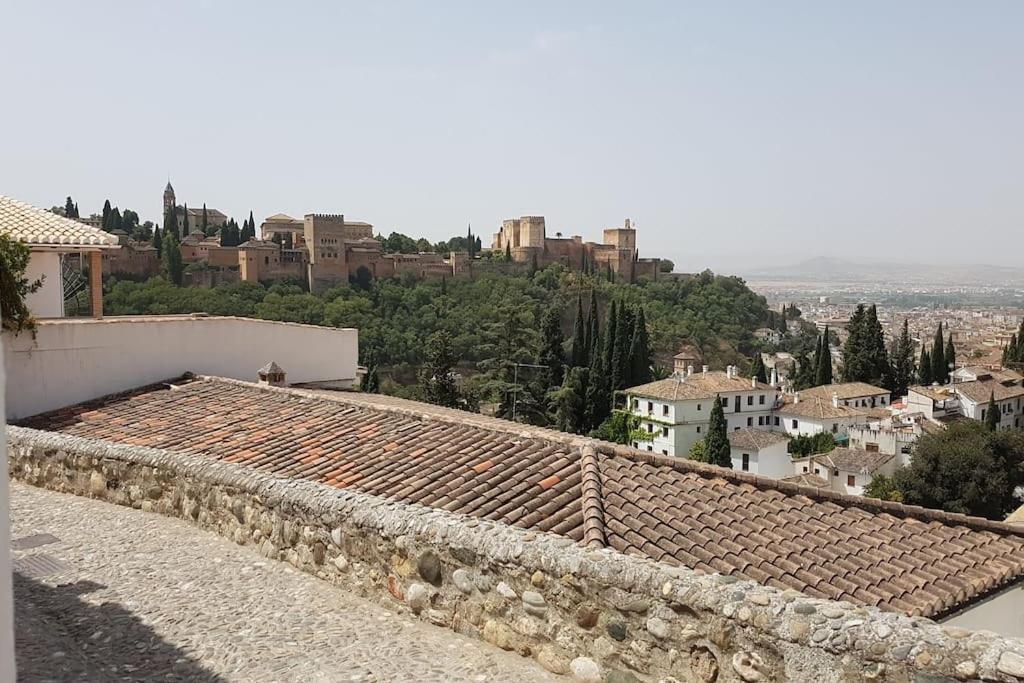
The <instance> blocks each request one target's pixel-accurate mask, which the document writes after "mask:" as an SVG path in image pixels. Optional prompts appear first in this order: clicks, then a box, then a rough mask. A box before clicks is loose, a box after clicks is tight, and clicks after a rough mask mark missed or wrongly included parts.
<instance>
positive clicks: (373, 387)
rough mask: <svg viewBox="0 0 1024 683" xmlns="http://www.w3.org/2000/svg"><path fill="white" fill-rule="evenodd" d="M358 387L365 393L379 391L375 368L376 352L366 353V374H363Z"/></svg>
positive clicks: (378, 379)
mask: <svg viewBox="0 0 1024 683" xmlns="http://www.w3.org/2000/svg"><path fill="white" fill-rule="evenodd" d="M359 388H360V389H361V390H362V391H363V392H364V393H367V394H379V393H380V376H379V374H378V370H377V354H376V353H372V352H371V353H368V354H367V357H366V374H365V375H363V380H362V382H360V383H359Z"/></svg>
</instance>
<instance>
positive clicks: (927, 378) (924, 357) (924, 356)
mask: <svg viewBox="0 0 1024 683" xmlns="http://www.w3.org/2000/svg"><path fill="white" fill-rule="evenodd" d="M917 378H918V380H919V381H920V382H921V384H922V385H923V386H926V387H927V386H931V384H932V382H934V379H933V377H932V358H931V354H930V353H928V349H921V360H920V361H918V364H917Z"/></svg>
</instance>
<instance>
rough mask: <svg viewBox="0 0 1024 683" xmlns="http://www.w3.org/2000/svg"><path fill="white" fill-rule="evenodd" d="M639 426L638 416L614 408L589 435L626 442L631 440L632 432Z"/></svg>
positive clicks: (616, 441) (604, 439)
mask: <svg viewBox="0 0 1024 683" xmlns="http://www.w3.org/2000/svg"><path fill="white" fill-rule="evenodd" d="M639 427H640V418H638V417H637V416H635V415H630V414H629V413H627V412H624V411H621V410H616V411H615V412H614V413H612V414H611V415H610V416H608V418H607V419H605V420H604V422H602V423H601V426H600V427H598V428H597V429H595V430H593V431H592V432H590V434H589V436H591V437H592V438H595V439H601V440H602V441H610V442H611V443H621V444H628V443H630V442H631V441H632V440H633V432H635V431H636V430H637V429H638V428H639Z"/></svg>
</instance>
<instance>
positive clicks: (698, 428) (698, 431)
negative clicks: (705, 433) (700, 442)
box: [697, 425, 700, 434]
mask: <svg viewBox="0 0 1024 683" xmlns="http://www.w3.org/2000/svg"><path fill="white" fill-rule="evenodd" d="M697 433H698V434H700V425H697Z"/></svg>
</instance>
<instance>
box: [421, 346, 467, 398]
mask: <svg viewBox="0 0 1024 683" xmlns="http://www.w3.org/2000/svg"><path fill="white" fill-rule="evenodd" d="M426 355H427V358H426V363H425V364H424V366H423V369H422V370H420V373H419V382H420V392H421V394H422V396H423V399H424V400H425V401H426V402H427V403H433V404H435V405H439V406H447V407H449V408H459V407H461V406H462V396H461V395H460V393H459V387H458V384H457V383H456V379H455V365H456V363H457V362H458V358H457V357H456V355H455V348H454V346H453V344H452V337H451V335H450V334H448V333H447V332H445V331H444V330H441V331H439V332H435V333H434V334H432V335H431V336H430V340H429V342H428V343H427V354H426Z"/></svg>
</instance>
